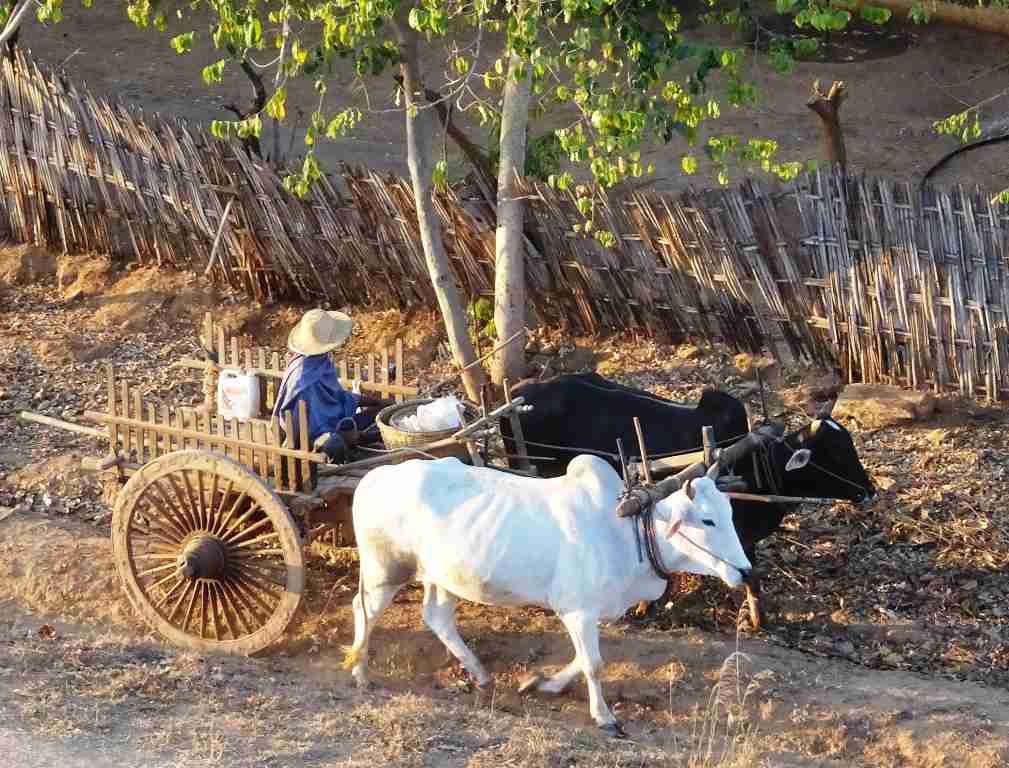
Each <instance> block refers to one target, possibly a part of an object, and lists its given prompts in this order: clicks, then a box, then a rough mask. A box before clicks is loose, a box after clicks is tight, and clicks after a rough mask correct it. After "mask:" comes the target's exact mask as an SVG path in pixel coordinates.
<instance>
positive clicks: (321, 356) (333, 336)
mask: <svg viewBox="0 0 1009 768" xmlns="http://www.w3.org/2000/svg"><path fill="white" fill-rule="evenodd" d="M353 327H354V322H353V321H352V320H351V319H350V317H348V316H347V315H345V314H344V313H342V312H329V311H326V310H322V309H312V310H309V311H308V312H306V313H305V314H304V315H303V316H302V318H301V320H300V321H299V322H298V324H297V325H296V326H295V327H294V328H293V329H292V331H291V333H290V335H289V336H288V338H287V346H288V349H290V350H291V351H292V352H294V353H295V354H296V355H297V357H295V358H294V359H293V360H292V361H291V362H290V364H289V365H288V366H287V370H286V371H284V379H283V381H282V382H281V385H280V391H279V392H278V393H277V403H276V405H275V406H274V408H273V418H275V419H278V420H280V423H281V424H283V414H284V413H285V412H287V411H289V412H290V414H291V419H292V424H293V425H294V430H295V432H297V431H298V429H299V426H298V403H299V402H300V401H304V402H305V405H306V406H307V408H308V439H309V442H310V443H311V445H312V448H313V450H317V451H321V452H323V453H325V454H326V455H327V456H328V457H329V459H330V461H332V462H334V463H342V462H344V461H346V459H347V452H348V450H349V449H350V448H352V447H353V446H354V445H357V444H358V443H359V442H365V441H366V440H365V437H364V436H365V435H366V434H367V432H368V430H369V429H371V428H372V427H373V426H374V424H375V416H377V415H378V411H379V410H381V409H382V408H384V407H386V406H387V405H391V404H392V403H393V402H394V401H392V400H389V401H386V400H381V399H379V398H375V397H369V396H367V395H361V394H357V393H355V392H348V391H347V390H345V389H344V388H343V387H341V386H340V379H339V376H338V375H337V372H336V367H335V366H334V365H333V361H332V360H331V359H330V357H329V353H330V352H331V351H333V350H334V349H337V348H338V347H340V346H341V345H342V344H343V343H344V342H345V341H346V340H347V339H348V338H349V337H350V332H351V329H352V328H353ZM287 439H288V440H290V435H288V437H287Z"/></svg>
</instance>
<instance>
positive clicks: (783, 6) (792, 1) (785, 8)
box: [775, 0, 799, 13]
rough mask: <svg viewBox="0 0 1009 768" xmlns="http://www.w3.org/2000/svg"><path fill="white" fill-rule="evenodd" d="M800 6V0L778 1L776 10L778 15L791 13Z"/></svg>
mask: <svg viewBox="0 0 1009 768" xmlns="http://www.w3.org/2000/svg"><path fill="white" fill-rule="evenodd" d="M798 4H799V0H776V2H775V10H777V12H778V13H790V12H791V11H792V9H793V8H795V6H796V5H798Z"/></svg>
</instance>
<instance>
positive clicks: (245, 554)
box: [232, 547, 285, 560]
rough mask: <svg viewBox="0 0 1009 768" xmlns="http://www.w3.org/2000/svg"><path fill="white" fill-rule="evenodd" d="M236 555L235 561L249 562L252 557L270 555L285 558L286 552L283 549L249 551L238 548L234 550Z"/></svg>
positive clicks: (233, 557) (233, 556)
mask: <svg viewBox="0 0 1009 768" xmlns="http://www.w3.org/2000/svg"><path fill="white" fill-rule="evenodd" d="M232 551H233V552H234V553H235V554H234V555H232V559H233V560H248V559H249V558H250V557H265V556H268V555H281V556H283V554H284V552H285V550H283V549H250V550H248V551H246V550H244V549H241V548H239V547H236V548H235V549H234V550H232Z"/></svg>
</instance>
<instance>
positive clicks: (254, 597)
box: [231, 579, 275, 616]
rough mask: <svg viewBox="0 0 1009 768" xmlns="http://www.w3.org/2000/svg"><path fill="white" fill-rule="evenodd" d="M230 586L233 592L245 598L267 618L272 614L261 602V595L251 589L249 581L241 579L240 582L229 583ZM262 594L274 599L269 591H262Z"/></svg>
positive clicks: (270, 609)
mask: <svg viewBox="0 0 1009 768" xmlns="http://www.w3.org/2000/svg"><path fill="white" fill-rule="evenodd" d="M231 586H232V587H234V588H235V591H236V592H238V593H239V594H240V595H242V596H243V597H245V598H247V599H248V600H250V601H252V602H253V603H254V604H255V605H256V606H257V607H258V608H260V609H261V610H262V611H263V613H265V614H266V615H267V616H269V615H270V614H271V613H273V608H272V607H270V606H269V605H268V604H267V603H266V602H265V601H264V600H263V597H262V595H261V594H259V593H258V592H256V590H254V589H253V588H252V585H251V581H250V580H249V579H242V581H241V582H236V581H233V582H231ZM264 592H265V593H266V594H267V595H268V596H269V597H275V595H274V594H273V593H272V592H270V591H269V590H264Z"/></svg>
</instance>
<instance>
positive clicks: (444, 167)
mask: <svg viewBox="0 0 1009 768" xmlns="http://www.w3.org/2000/svg"><path fill="white" fill-rule="evenodd" d="M431 182H432V183H433V184H434V187H435V189H438V190H445V189H447V188H448V164H447V163H446V162H445V160H444V159H442V160H439V161H438V162H437V163H435V164H434V171H433V172H432V174H431Z"/></svg>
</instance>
